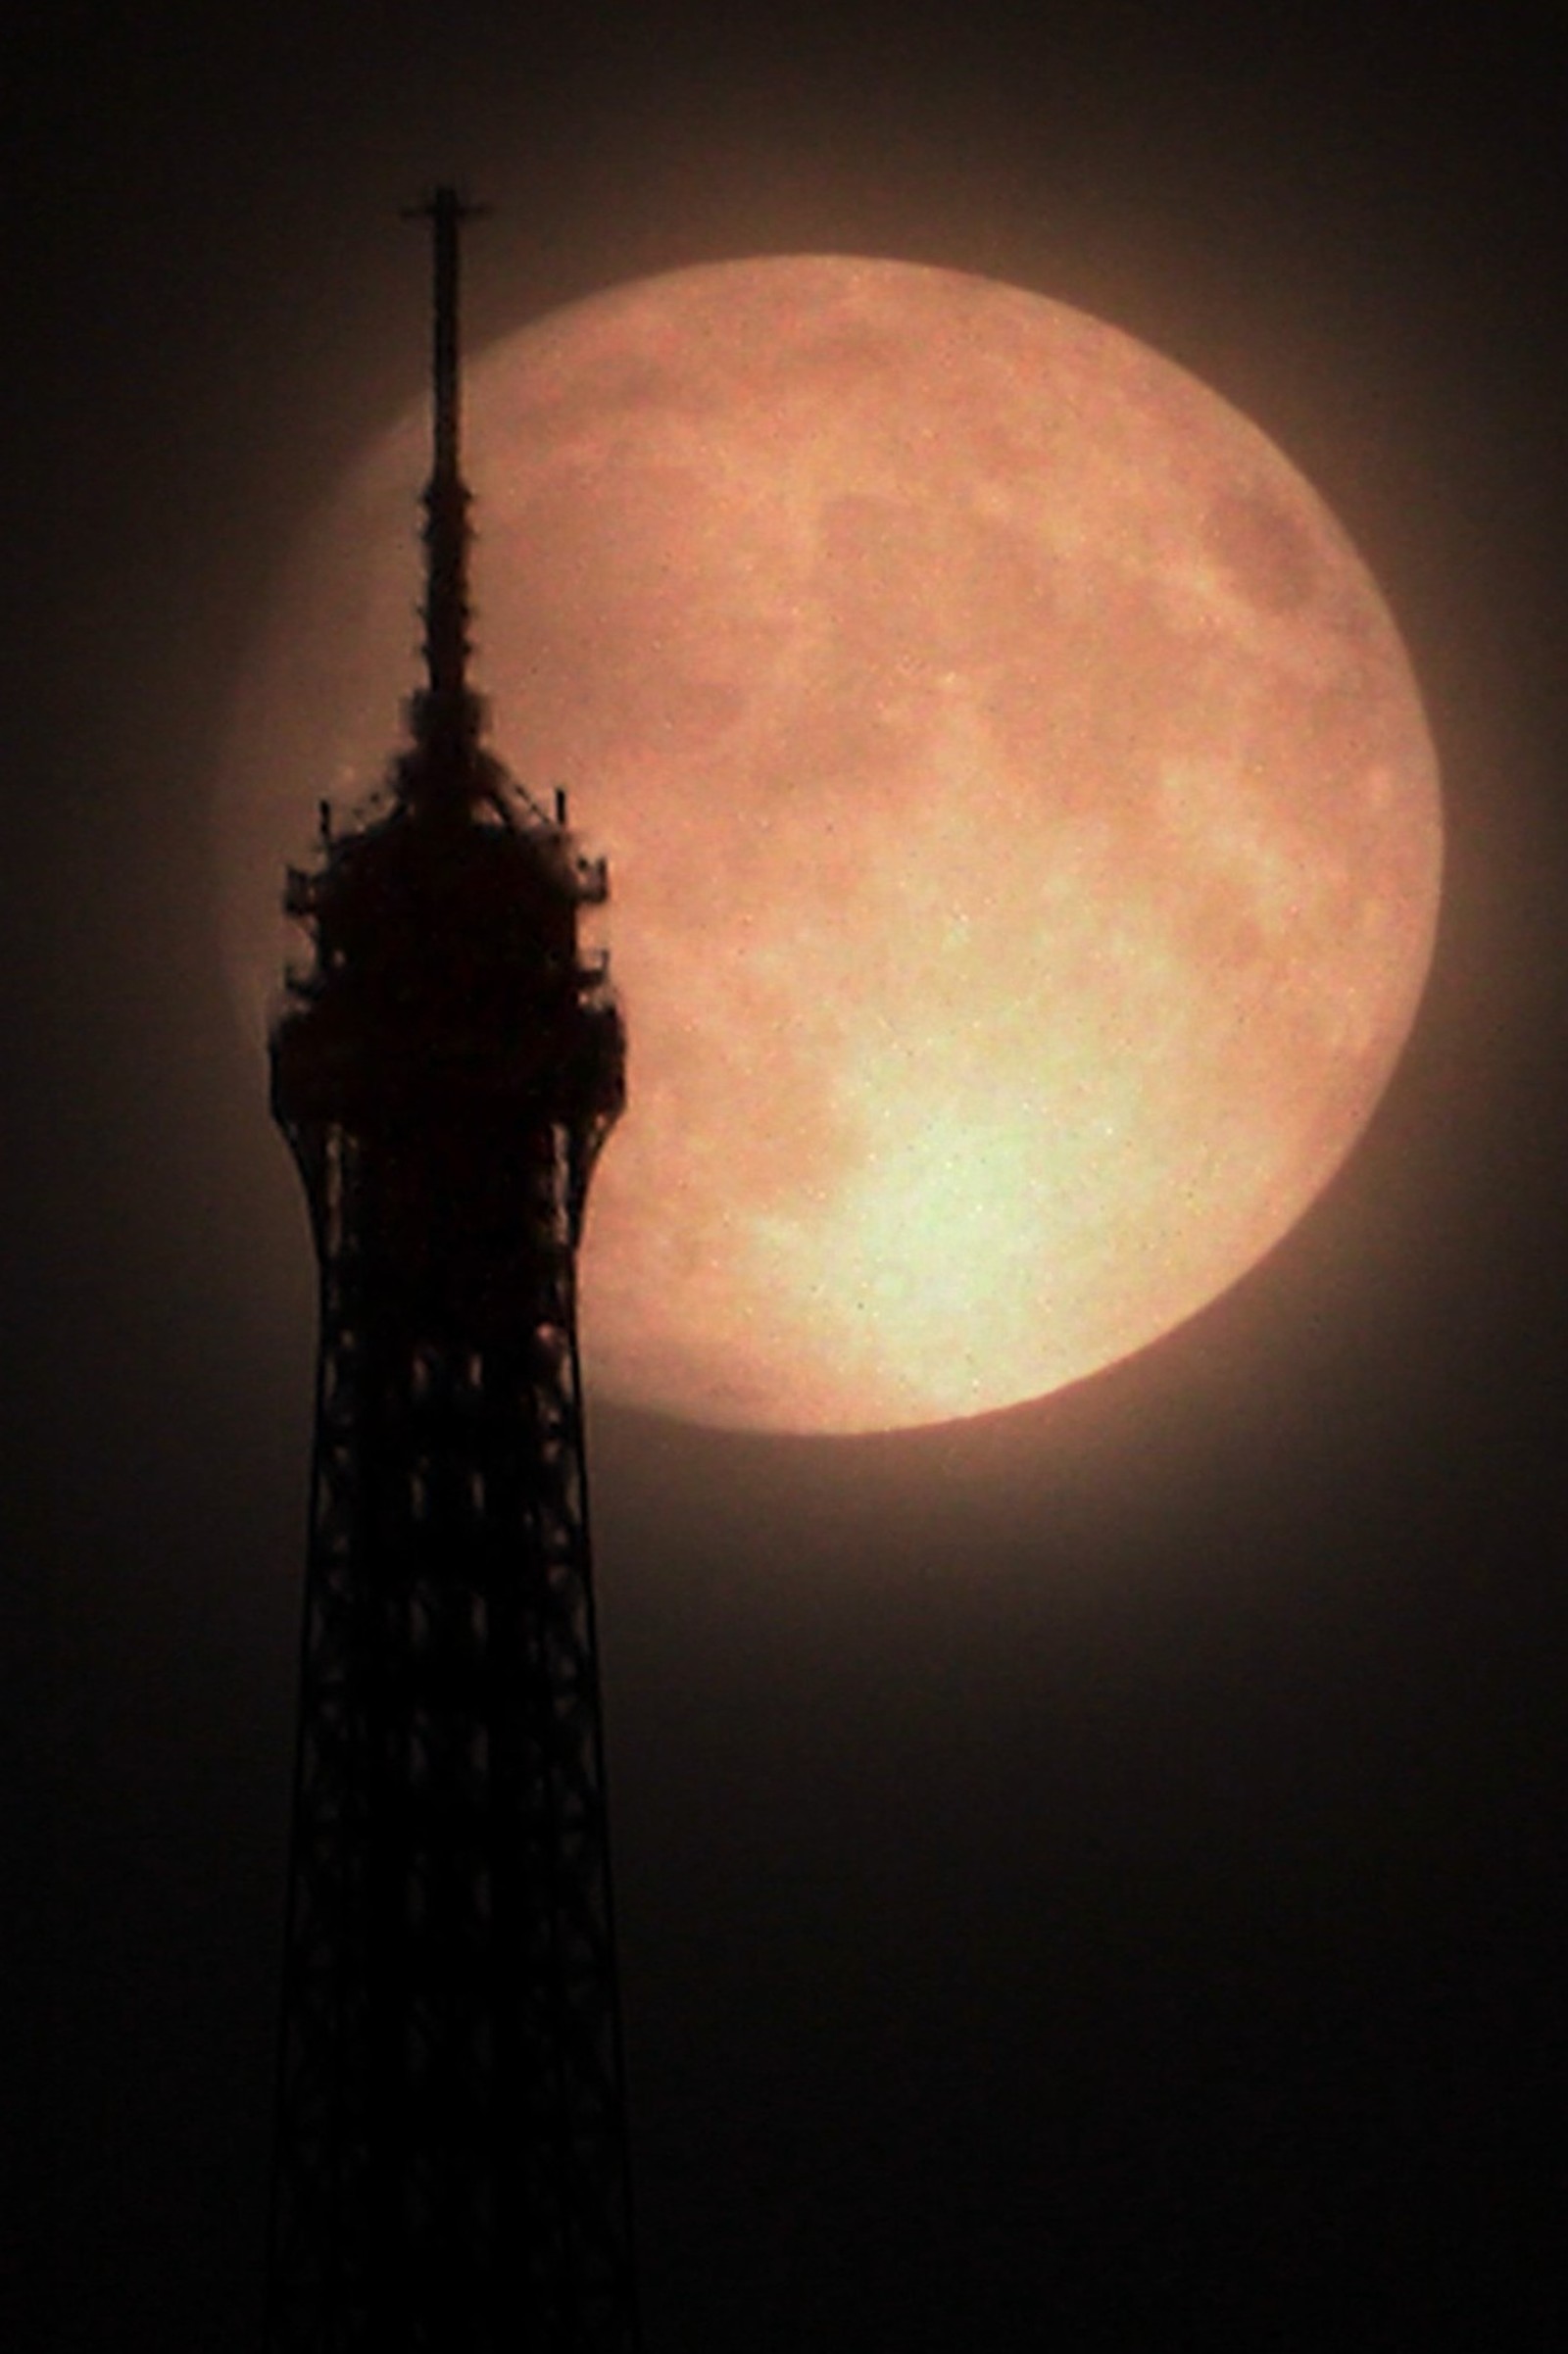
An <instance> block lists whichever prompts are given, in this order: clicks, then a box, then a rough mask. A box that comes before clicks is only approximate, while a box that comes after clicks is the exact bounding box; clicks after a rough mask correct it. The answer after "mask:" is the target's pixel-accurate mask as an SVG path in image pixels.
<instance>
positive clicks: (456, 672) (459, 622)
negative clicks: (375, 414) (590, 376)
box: [404, 187, 489, 793]
mask: <svg viewBox="0 0 1568 2354" xmlns="http://www.w3.org/2000/svg"><path fill="white" fill-rule="evenodd" d="M488 212H489V207H488V206H487V205H474V204H468V203H466V201H465V199H464V198H463V197H462V196H460V195H459V193H458V191H457V189H456V188H453V187H439V188H437V189H435V190H434V191H433V193H432V194H431V195H430V196H429V197H428V198H427V199H426V200H425V202H424V203H423V204H422V205H416V206H412V207H411V208H410V209H409V210H408V211H407V212H406V213H405V215H404V218H405V220H411V221H429V223H430V245H431V263H432V288H431V293H432V305H431V353H430V390H431V412H430V417H431V447H430V479H429V481H428V482H427V483H426V485H425V490H424V501H423V504H424V550H425V578H424V608H423V612H424V668H425V684H424V686H423V687H422V688H421V690H420V691H419V693H418V694H417V695H416V696H415V698H414V701H413V704H412V706H411V717H412V719H413V723H414V734H415V742H416V745H417V747H418V749H419V750H420V751H421V752H423V753H425V754H426V755H427V756H428V757H427V758H426V759H425V760H417V761H415V762H412V763H410V764H409V766H408V768H407V770H406V785H407V787H408V788H411V789H413V790H414V791H415V792H416V793H417V791H418V789H419V787H420V786H421V785H425V786H427V785H428V784H429V783H430V782H431V781H432V780H433V779H434V778H435V777H436V776H440V777H442V778H443V780H444V781H446V782H447V783H448V785H449V786H450V781H451V779H452V777H453V775H454V772H455V771H456V770H457V769H458V768H459V766H460V765H461V757H462V755H463V754H465V753H469V752H471V751H472V749H473V747H474V746H475V745H476V744H477V742H478V738H479V731H480V728H481V726H482V724H483V717H484V711H483V706H482V704H481V702H480V700H479V698H478V696H477V695H475V694H474V693H473V691H472V689H471V688H470V686H469V684H468V654H469V651H470V648H469V643H468V621H469V618H470V611H469V605H468V550H469V547H470V545H471V542H472V537H473V534H472V528H471V526H470V523H469V519H468V515H469V509H470V508H471V506H472V504H473V502H472V499H471V497H470V495H469V492H468V486H467V484H466V482H465V481H464V479H463V467H462V460H461V455H460V446H459V445H460V427H461V418H462V406H461V382H460V375H459V340H458V335H459V307H458V305H459V288H460V271H459V241H460V231H461V229H462V226H463V223H464V222H465V221H480V220H483V219H485V218H486V217H487V215H488Z"/></svg>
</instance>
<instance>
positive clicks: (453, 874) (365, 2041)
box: [268, 190, 637, 2354]
mask: <svg viewBox="0 0 1568 2354" xmlns="http://www.w3.org/2000/svg"><path fill="white" fill-rule="evenodd" d="M430 211H431V214H432V217H433V220H434V224H435V231H436V261H437V339H436V396H437V397H436V463H435V470H434V473H433V475H432V481H431V487H430V490H429V491H428V492H427V494H426V510H427V515H428V526H427V531H426V543H427V548H428V550H429V590H428V601H427V606H426V620H427V649H426V651H427V660H428V668H429V686H428V688H427V690H425V691H424V692H423V693H421V694H420V695H419V696H417V697H416V698H415V699H414V702H413V704H412V706H411V714H412V718H413V724H414V739H415V740H414V744H413V747H412V749H411V750H410V751H409V752H407V753H406V754H405V755H404V756H403V757H402V759H401V760H400V761H399V762H398V764H397V766H396V768H395V770H394V774H393V788H394V789H393V792H392V795H391V797H390V801H389V805H388V807H387V808H386V809H384V810H382V811H381V812H380V813H379V814H374V815H371V816H368V817H366V818H364V819H361V820H359V821H356V822H355V823H354V824H353V825H351V826H350V827H349V829H348V830H346V831H344V832H341V833H338V834H336V835H334V834H333V833H332V831H331V829H330V827H329V826H328V825H327V823H326V822H325V820H324V819H323V837H322V847H321V856H320V858H319V862H318V865H317V867H316V868H315V869H314V870H313V871H311V872H309V873H299V872H296V873H294V874H291V876H290V879H289V896H288V903H287V904H288V906H289V907H290V911H291V912H292V913H294V914H295V915H296V916H298V917H299V918H300V919H301V920H303V921H304V922H306V923H307V924H308V925H309V926H310V927H311V929H312V932H313V934H314V940H315V962H314V968H313V970H312V972H311V973H310V974H309V975H308V976H306V977H304V978H303V979H300V980H297V981H296V982H295V983H294V985H293V989H292V994H291V997H290V1001H289V1004H288V1005H287V1007H286V1008H285V1011H284V1013H283V1015H282V1017H281V1019H280V1020H279V1022H278V1024H277V1027H276V1029H275V1030H274V1034H273V1041H272V1097H273V1108H274V1112H275V1115H276V1117H277V1119H278V1120H279V1122H280V1124H281V1125H282V1127H283V1129H284V1131H285V1133H286V1135H287V1136H288V1139H289V1142H290V1144H291V1145H292V1147H293V1150H294V1152H295V1155H296V1157H297V1159H298V1162H299V1165H300V1169H301V1173H302V1176H303V1178H304V1181H305V1187H306V1192H307V1196H308V1199H309V1202H310V1207H311V1214H312V1222H313V1227H314V1231H315V1239H316V1246H317V1253H318V1259H319V1275H320V1342H319V1361H318V1389H317V1408H316V1447H315V1467H314V1473H313V1496H312V1505H311V1545H310V1558H309V1566H308V1573H307V1589H306V1600H305V1620H304V1636H303V1645H302V1660H301V1694H300V1725H299V1744H298V1760H297V1772H296V1788H295V1800H294V1819H293V1839H292V1851H291V1868H290V1902H289V1922H288V1932H287V1940H286V1956H285V1988H284V2025H283V2035H282V2044H281V2060H280V2074H279V2111H278V2148H277V2163H276V2171H275V2179H274V2193H273V2214H272V2229H271V2245H270V2273H269V2303H268V2345H269V2350H270V2354H503V2349H504V2350H505V2354H535V2350H537V2354H633V2349H634V2348H635V2345H636V2342H637V2330H636V2318H635V2295H634V2283H633V2276H632V2253H631V2233H630V2218H629V2202H628V2190H627V2165H626V2146H625V2104H624V2094H623V2083H622V2065H621V2054H620V2037H619V2028H618V2019H617V2003H616V1978H615V1957H614V1944H613V1920H612V1908H611V1890H610V1870H609V1854H608V1844H607V1836H606V1808H605V1793H604V1775H603V1760H602V1747H601V1731H600V1710H599V1695H598V1674H597V1664H596V1646H595V1634H594V1611H593V1586H592V1575H591V1563H590V1548H589V1527H588V1512H587V1498H586V1489H585V1471H584V1455H583V1433H582V1409H581V1398H580V1391H579V1382H578V1363H577V1343H576V1319H575V1300H574V1275H575V1251H576V1245H577V1241H578V1234H579V1228H580V1223H581V1218H582V1214H583V1206H584V1202H585V1198H586V1191H587V1183H588V1177H589V1174H590V1172H591V1169H592V1165H593V1160H594V1157H595V1155H596V1153H597V1152H598V1150H599V1147H600V1145H601V1144H602V1143H603V1141H604V1138H605V1136H606V1135H607V1133H608V1131H609V1129H610V1127H611V1125H612V1124H613V1120H614V1118H615V1116H616V1114H617V1113H618V1111H619V1109H620V1105H621V1102H622V1094H623V1064H624V1054H623V1039H622V1031H621V1025H620V1019H619V1015H618V1012H617V1010H616V1007H615V1005H614V1001H613V997H612V996H611V994H610V992H609V989H608V985H607V982H606V979H605V975H604V972H603V970H602V968H601V967H600V966H598V965H595V964H594V963H593V962H591V961H588V960H585V959H584V958H583V957H582V956H580V954H579V951H578V945H577V915H578V910H579V908H580V907H582V906H583V905H585V904H591V903H593V902H594V901H596V900H599V899H602V898H603V897H604V896H605V889H606V885H605V876H604V869H603V867H602V866H601V865H598V864H595V863H594V862H592V861H589V860H587V859H585V858H582V857H581V856H580V854H579V853H578V852H577V850H576V848H575V845H574V843H573V841H572V838H571V836H570V835H569V833H568V832H567V831H566V828H565V823H564V815H565V813H564V806H563V805H561V804H558V806H557V808H556V809H555V812H554V814H553V815H547V814H546V813H545V812H543V811H541V810H540V809H537V808H535V807H534V805H533V804H532V803H531V802H529V801H528V800H527V797H526V796H525V795H522V794H521V793H520V792H519V791H518V789H517V788H516V787H515V785H514V784H513V783H512V782H511V780H510V779H509V778H507V777H506V776H505V774H504V772H503V771H502V770H501V769H500V767H499V766H498V764H497V763H496V762H495V761H494V760H493V759H491V757H490V756H489V755H488V754H487V753H485V752H484V751H482V750H481V749H480V747H479V743H478V733H479V730H478V706H477V703H476V700H475V699H474V698H473V697H472V696H471V695H469V693H468V691H467V687H466V678H465V676H464V669H463V660H462V654H463V646H464V616H465V614H466V595H465V559H466V493H465V492H463V491H462V486H461V480H460V478H459V477H458V475H457V431H456V398H457V377H456V360H455V354H456V296H457V280H456V233H457V222H458V220H459V219H460V217H461V208H460V207H459V206H458V204H457V200H456V198H455V197H454V196H453V195H452V193H451V191H447V190H443V191H441V192H440V193H439V194H438V195H437V197H436V199H435V200H434V202H433V204H432V206H431V208H430ZM454 648H456V649H457V651H456V653H454Z"/></svg>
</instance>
